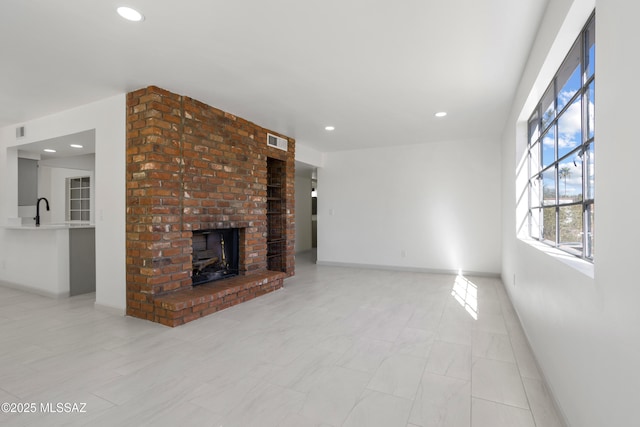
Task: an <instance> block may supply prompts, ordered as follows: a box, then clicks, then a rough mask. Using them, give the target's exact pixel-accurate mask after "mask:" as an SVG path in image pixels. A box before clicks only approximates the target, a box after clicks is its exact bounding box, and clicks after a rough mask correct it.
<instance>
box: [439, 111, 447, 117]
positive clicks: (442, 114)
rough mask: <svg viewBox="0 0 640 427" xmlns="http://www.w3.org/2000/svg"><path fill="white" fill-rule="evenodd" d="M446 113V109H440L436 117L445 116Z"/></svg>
mask: <svg viewBox="0 0 640 427" xmlns="http://www.w3.org/2000/svg"><path fill="white" fill-rule="evenodd" d="M446 115H447V112H446V111H440V112H438V113H436V117H444V116H446Z"/></svg>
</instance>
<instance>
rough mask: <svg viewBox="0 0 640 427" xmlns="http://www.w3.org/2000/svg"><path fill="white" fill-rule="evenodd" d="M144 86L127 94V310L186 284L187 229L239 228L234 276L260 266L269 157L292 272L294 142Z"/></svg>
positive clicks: (138, 310)
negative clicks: (282, 172) (272, 138)
mask: <svg viewBox="0 0 640 427" xmlns="http://www.w3.org/2000/svg"><path fill="white" fill-rule="evenodd" d="M267 132H269V133H271V134H274V135H278V136H281V137H284V138H286V137H285V136H284V135H281V134H277V133H275V132H273V131H268V130H267V129H265V128H262V127H260V126H258V125H256V124H254V123H251V122H249V121H247V120H244V119H241V118H239V117H236V116H234V115H232V114H229V113H225V112H223V111H221V110H219V109H217V108H214V107H210V106H208V105H206V104H203V103H201V102H199V101H196V100H194V99H192V98H189V97H185V96H180V95H176V94H174V93H171V92H168V91H166V90H163V89H160V88H157V87H154V86H150V87H148V88H145V89H140V90H137V91H135V92H131V93H129V94H128V95H127V226H126V231H127V260H126V262H127V314H129V315H132V316H136V317H141V318H146V319H149V320H153V319H154V297H155V296H159V295H166V294H167V293H169V292H172V291H176V290H180V289H187V288H190V287H191V232H192V230H200V229H203V230H204V229H215V228H230V227H234V228H241V232H240V240H241V253H240V271H241V274H247V275H250V274H253V273H259V272H264V271H266V270H267V261H266V254H267V244H266V237H267V217H266V196H267V188H266V186H267V158H268V157H270V158H275V159H278V160H283V161H284V162H285V164H286V185H285V204H286V215H285V217H286V236H287V242H286V248H287V249H286V262H285V265H284V272H285V273H286V274H287V275H288V276H291V275H293V274H294V238H295V223H294V215H295V210H294V205H295V203H294V163H295V140H293V139H291V138H286V139H287V140H288V151H286V152H285V151H282V150H279V149H277V148H272V147H269V146H267V143H266V139H267Z"/></svg>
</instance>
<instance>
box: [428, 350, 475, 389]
mask: <svg viewBox="0 0 640 427" xmlns="http://www.w3.org/2000/svg"><path fill="white" fill-rule="evenodd" d="M426 369H427V371H428V372H431V373H433V374H438V375H445V376H448V377H453V378H460V379H463V380H470V379H471V346H470V345H462V344H452V343H449V342H444V341H436V342H435V343H434V344H433V346H432V347H431V352H430V353H429V359H428V361H427V368H426Z"/></svg>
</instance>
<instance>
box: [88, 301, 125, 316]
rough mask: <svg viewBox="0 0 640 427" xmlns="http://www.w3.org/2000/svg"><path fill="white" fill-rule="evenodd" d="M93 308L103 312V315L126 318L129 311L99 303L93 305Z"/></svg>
mask: <svg viewBox="0 0 640 427" xmlns="http://www.w3.org/2000/svg"><path fill="white" fill-rule="evenodd" d="M93 307H94V308H95V309H96V310H97V311H101V312H103V313H108V314H112V315H114V316H121V317H124V316H126V315H127V311H126V310H125V309H124V308H120V307H114V306H111V305H104V304H100V303H98V302H97V301H96V302H95V303H93Z"/></svg>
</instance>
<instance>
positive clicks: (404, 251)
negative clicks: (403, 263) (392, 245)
mask: <svg viewBox="0 0 640 427" xmlns="http://www.w3.org/2000/svg"><path fill="white" fill-rule="evenodd" d="M400 256H401V257H402V258H406V257H407V251H406V250H405V249H403V250H401V251H400Z"/></svg>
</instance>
